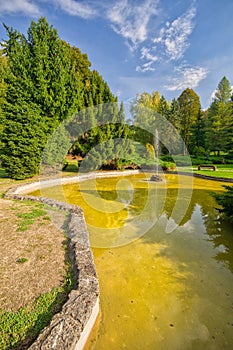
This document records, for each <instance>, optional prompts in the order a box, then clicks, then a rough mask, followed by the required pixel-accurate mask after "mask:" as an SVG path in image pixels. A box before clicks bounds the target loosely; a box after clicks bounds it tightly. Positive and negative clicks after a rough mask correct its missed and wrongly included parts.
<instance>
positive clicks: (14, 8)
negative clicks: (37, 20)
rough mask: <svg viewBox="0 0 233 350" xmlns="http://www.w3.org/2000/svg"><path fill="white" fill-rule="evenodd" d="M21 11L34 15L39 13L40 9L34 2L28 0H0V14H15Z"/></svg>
mask: <svg viewBox="0 0 233 350" xmlns="http://www.w3.org/2000/svg"><path fill="white" fill-rule="evenodd" d="M15 13H21V14H24V15H26V16H30V17H35V16H39V15H41V11H40V9H39V7H38V5H37V4H36V3H35V2H32V1H30V0H11V1H7V0H1V1H0V14H1V15H5V14H8V15H9V14H15Z"/></svg>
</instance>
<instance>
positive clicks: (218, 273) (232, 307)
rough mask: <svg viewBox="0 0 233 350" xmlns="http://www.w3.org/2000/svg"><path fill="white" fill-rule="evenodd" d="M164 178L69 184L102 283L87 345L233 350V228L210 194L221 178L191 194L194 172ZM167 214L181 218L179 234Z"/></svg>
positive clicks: (67, 192) (98, 348) (115, 349)
mask: <svg viewBox="0 0 233 350" xmlns="http://www.w3.org/2000/svg"><path fill="white" fill-rule="evenodd" d="M164 180H165V181H164V182H163V183H162V184H152V183H150V182H149V181H148V179H146V178H144V176H143V175H137V176H130V177H127V178H124V179H122V178H109V179H98V180H95V181H94V180H93V181H88V182H83V183H82V185H80V187H78V186H77V185H74V184H72V185H65V186H63V191H64V196H65V198H66V200H67V201H69V202H70V203H75V204H78V205H80V206H81V207H83V209H84V212H85V217H86V221H87V224H88V230H89V232H90V240H91V244H92V246H93V253H94V257H95V264H96V269H97V273H98V276H99V281H100V289H101V319H100V323H98V325H97V326H96V330H95V331H94V332H93V337H92V339H91V340H90V341H89V343H88V344H87V347H86V349H95V350H106V349H111V350H119V349H128V350H136V349H141V350H163V349H169V350H170V349H171V350H176V349H177V350H188V349H193V350H194V349H195V350H200V349H216V350H219V349H229V350H230V349H232V348H233V232H232V226H231V225H230V224H228V223H227V222H225V221H223V220H222V219H221V218H220V217H219V213H218V211H217V210H216V209H215V207H216V206H217V205H216V203H215V200H214V199H213V198H212V197H211V195H210V192H211V191H221V190H222V183H218V182H215V181H207V180H201V179H194V188H193V192H192V195H191V192H190V191H189V186H190V182H189V181H188V180H187V177H182V181H181V182H182V184H180V183H179V185H178V179H177V176H175V175H174V176H173V175H168V176H165V178H164ZM180 186H182V187H183V189H184V190H185V191H184V192H182V198H181V200H180V203H181V204H179V205H180V210H181V212H182V215H181V217H179V215H178V214H177V211H176V212H175V213H173V209H174V206H175V205H176V201H177V196H178V193H179V191H178V187H180ZM186 190H187V191H186ZM46 191H47V192H46V195H48V196H50V197H53V198H56V189H55V188H54V189H47V190H46ZM58 197H59V196H58ZM58 199H60V198H58ZM190 199H191V201H189V200H190ZM182 206H183V208H182ZM184 208H185V210H184ZM173 214H174V217H171V216H172V215H173ZM169 218H170V220H169ZM168 220H169V221H173V222H174V223H176V224H178V226H177V227H176V229H175V230H173V231H172V232H171V233H167V229H166V228H167V224H168ZM137 227H139V229H140V230H141V231H142V232H143V234H140V232H139V231H140V230H139V231H138V230H137Z"/></svg>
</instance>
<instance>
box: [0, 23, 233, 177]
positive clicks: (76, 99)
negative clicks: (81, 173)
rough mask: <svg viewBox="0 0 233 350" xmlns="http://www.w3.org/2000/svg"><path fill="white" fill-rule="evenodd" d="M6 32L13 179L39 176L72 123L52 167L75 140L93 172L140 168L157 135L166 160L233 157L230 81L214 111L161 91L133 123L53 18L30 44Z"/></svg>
mask: <svg viewBox="0 0 233 350" xmlns="http://www.w3.org/2000/svg"><path fill="white" fill-rule="evenodd" d="M5 29H6V31H7V34H8V40H6V41H5V48H4V50H3V51H2V54H1V56H0V147H1V150H0V156H1V161H2V165H3V167H4V168H5V169H6V171H7V173H8V174H9V176H11V177H12V178H16V179H21V178H27V177H31V176H33V175H34V174H36V173H38V172H39V167H40V161H41V157H42V153H43V151H44V149H46V144H47V141H48V140H49V139H51V135H52V134H53V132H54V130H56V129H57V127H58V126H59V125H61V123H62V122H64V121H65V122H67V123H66V127H64V128H63V129H61V128H60V129H59V131H57V135H58V140H59V142H57V140H56V139H54V141H53V143H51V144H50V148H48V147H47V149H46V152H47V158H46V159H47V161H48V162H49V163H51V164H52V163H56V161H57V159H58V158H59V157H58V158H56V157H57V155H56V150H57V154H58V153H61V154H62V150H64V149H66V148H67V146H68V145H69V142H70V140H67V133H68V134H69V135H70V139H71V140H72V145H70V149H69V152H70V153H71V154H73V155H79V156H82V157H85V156H86V155H87V154H88V157H87V158H86V164H88V167H90V168H91V164H93V165H94V167H100V166H101V165H102V164H104V163H105V165H106V163H108V162H111V163H112V164H114V165H115V166H116V167H117V164H118V161H119V159H122V158H127V159H129V161H132V159H134V158H135V157H134V156H135V154H134V153H136V155H137V156H138V154H139V151H138V149H139V148H137V149H136V152H135V144H136V141H138V142H139V143H140V144H143V145H144V146H145V147H146V149H147V150H148V154H152V153H153V146H154V132H155V127H156V128H157V127H158V128H159V131H160V140H161V141H164V142H162V144H163V147H162V151H163V152H164V153H166V152H168V151H169V152H171V153H172V154H179V153H183V154H186V152H187V150H188V151H189V153H191V154H203V153H206V152H210V151H214V152H218V153H220V152H221V151H223V152H229V151H232V135H233V124H232V119H233V118H232V115H233V98H232V95H231V86H230V83H229V81H228V80H227V78H226V77H223V79H222V80H221V82H220V83H219V85H218V88H217V90H216V93H215V98H214V100H213V102H212V104H211V106H210V107H209V109H208V110H206V111H203V110H201V105H200V99H199V96H198V95H197V94H196V93H195V91H193V90H192V89H189V88H187V89H185V90H184V91H183V92H182V94H181V95H180V96H179V97H178V98H177V99H173V100H172V101H171V102H170V101H167V100H166V99H165V98H164V96H161V95H160V93H159V92H158V91H156V92H153V93H152V94H149V93H146V92H145V93H143V94H141V95H138V96H137V97H136V98H135V100H134V101H133V102H132V104H131V108H130V109H131V115H132V118H131V119H130V120H129V122H126V120H125V113H124V105H123V103H121V105H120V106H119V105H118V103H117V98H116V97H115V96H114V95H113V94H112V93H111V91H110V89H109V87H108V85H107V83H106V82H105V81H104V80H103V78H102V77H101V76H100V74H99V73H98V72H97V71H95V70H91V69H90V66H91V64H90V62H89V60H88V57H87V55H86V54H83V53H82V52H81V51H80V50H79V49H78V48H76V47H71V46H70V45H69V44H68V43H66V42H65V41H63V40H61V39H60V38H59V36H58V33H57V31H56V29H54V28H53V27H52V26H50V25H49V24H48V23H47V21H46V19H45V18H40V19H39V20H38V21H37V22H34V21H33V22H32V23H31V25H30V27H29V29H28V33H27V34H28V35H27V37H26V36H25V35H23V34H21V33H19V32H18V31H16V30H14V29H13V28H9V27H7V26H6V25H5ZM77 112H79V113H78V115H77V117H76V118H74V119H71V120H72V121H71V122H69V120H70V119H69V117H70V116H72V115H73V114H74V113H77ZM165 121H166V122H165ZM180 136H181V137H182V139H183V141H184V143H182V142H180V140H181V138H180ZM122 140H124V141H122ZM164 145H165V146H166V147H165V146H164ZM97 146H98V147H97ZM59 147H60V149H59ZM60 150H61V152H60ZM144 150H145V148H144ZM90 151H91V152H90ZM142 152H144V151H142ZM49 153H50V154H49ZM145 156H146V155H145ZM52 158H54V159H52ZM145 158H146V157H145Z"/></svg>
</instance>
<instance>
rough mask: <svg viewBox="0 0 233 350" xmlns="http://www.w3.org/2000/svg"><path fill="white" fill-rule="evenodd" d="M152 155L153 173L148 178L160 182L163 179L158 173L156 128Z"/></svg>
mask: <svg viewBox="0 0 233 350" xmlns="http://www.w3.org/2000/svg"><path fill="white" fill-rule="evenodd" d="M154 157H155V174H153V175H152V176H151V178H150V181H155V182H160V181H163V180H162V178H161V176H160V175H159V163H158V159H159V134H158V130H157V129H155V136H154Z"/></svg>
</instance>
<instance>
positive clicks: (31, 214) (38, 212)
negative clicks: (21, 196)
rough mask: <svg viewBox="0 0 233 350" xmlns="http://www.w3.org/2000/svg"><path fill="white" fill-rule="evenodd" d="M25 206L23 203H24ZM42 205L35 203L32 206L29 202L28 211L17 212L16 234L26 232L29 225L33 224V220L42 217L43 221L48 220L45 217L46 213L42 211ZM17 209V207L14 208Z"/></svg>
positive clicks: (46, 216)
mask: <svg viewBox="0 0 233 350" xmlns="http://www.w3.org/2000/svg"><path fill="white" fill-rule="evenodd" d="M24 204H25V203H24ZM41 207H43V204H41V203H36V204H34V203H33V202H32V201H30V211H26V212H21V211H20V212H18V213H16V216H17V217H18V218H19V221H18V222H17V223H18V228H17V232H23V231H27V230H28V229H29V228H30V226H31V225H33V224H34V222H35V219H37V218H39V217H42V218H43V219H44V220H49V219H50V218H49V217H48V215H47V212H46V211H45V210H43V209H41ZM15 209H17V207H16V208H15Z"/></svg>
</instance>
